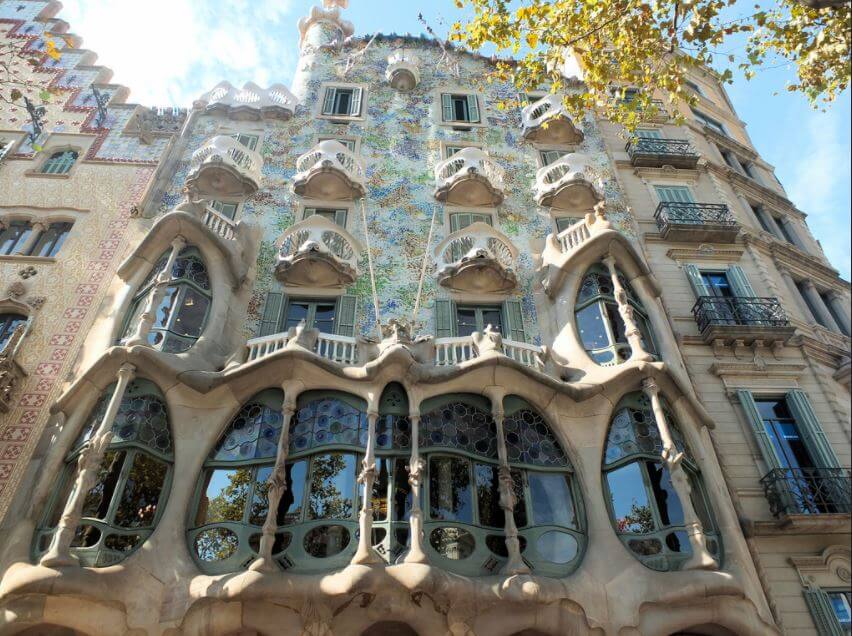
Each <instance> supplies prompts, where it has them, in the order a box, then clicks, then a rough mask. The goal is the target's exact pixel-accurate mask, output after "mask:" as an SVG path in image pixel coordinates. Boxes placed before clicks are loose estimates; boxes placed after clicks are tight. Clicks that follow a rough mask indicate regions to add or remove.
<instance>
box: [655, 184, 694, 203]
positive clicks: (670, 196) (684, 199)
mask: <svg viewBox="0 0 852 636" xmlns="http://www.w3.org/2000/svg"><path fill="white" fill-rule="evenodd" d="M654 190H656V191H657V196H658V197H659V198H660V201H662V202H664V203H694V202H695V200H694V199H693V198H692V191H691V190H690V189H689V188H687V187H685V186H654Z"/></svg>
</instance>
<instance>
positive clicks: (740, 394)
mask: <svg viewBox="0 0 852 636" xmlns="http://www.w3.org/2000/svg"><path fill="white" fill-rule="evenodd" d="M737 398H738V399H739V401H740V404H741V405H742V407H743V411H744V412H745V416H746V419H747V420H748V423H749V424H750V425H751V430H752V433H754V438H755V440H757V445H758V446H759V447H760V454H761V456H762V457H763V461H764V462H766V466H767V467H768V468H769V470H773V469H775V468H782V466H781V461H780V460H779V459H778V455H777V454H776V453H775V448H774V447H773V446H772V441H771V440H770V439H769V434H768V433H767V432H766V427H765V426H764V425H763V418H762V417H760V412H759V411H758V410H757V404H755V402H754V396H753V395H752V394H751V391H746V390H745V389H738V390H737Z"/></svg>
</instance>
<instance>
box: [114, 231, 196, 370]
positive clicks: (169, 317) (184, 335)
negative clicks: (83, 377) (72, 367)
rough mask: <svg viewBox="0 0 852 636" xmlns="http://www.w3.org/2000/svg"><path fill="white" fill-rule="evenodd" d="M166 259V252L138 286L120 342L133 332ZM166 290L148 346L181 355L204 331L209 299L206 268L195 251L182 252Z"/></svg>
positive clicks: (189, 248)
mask: <svg viewBox="0 0 852 636" xmlns="http://www.w3.org/2000/svg"><path fill="white" fill-rule="evenodd" d="M168 259H169V252H166V253H165V254H163V255H162V256H161V257H160V259H159V260H158V261H157V263H156V264H155V265H154V267H153V269H152V270H151V272H150V273H149V274H148V277H147V278H146V279H145V280H144V281H143V282H142V284H141V285H140V286H139V291H137V292H136V295H135V296H134V297H133V301H132V303H131V305H130V309H129V311H128V314H127V316H128V317H127V321H126V323H125V326H124V332H123V334H122V336H121V339H120V342H124V341H126V340H127V339H128V338H130V337H131V336H132V335H133V334H134V332H135V331H136V328H137V326H138V324H139V320H140V318H141V317H142V313H143V312H144V311H145V307H146V306H147V304H148V301H149V298H150V296H151V294H152V293H155V290H154V287H155V286H156V283H157V277H158V276H159V275H160V273H161V272H162V271H163V269H164V268H165V267H166V265H167V263H168ZM165 286H166V289H165V294H163V299H162V301H161V302H160V304H159V306H158V307H157V308H156V310H155V317H154V324H153V325H152V326H151V331H150V333H149V334H148V342H149V343H150V345H151V346H152V347H155V348H157V349H160V350H162V351H165V352H167V353H181V352H183V351H186V350H188V349H189V348H190V347H191V346H192V345H193V344H195V341H196V340H198V338H199V336H201V333H202V332H203V331H204V326H205V325H206V323H207V315H208V313H209V309H210V303H211V297H212V296H211V291H210V277H209V276H208V275H207V267H205V265H204V261H203V260H202V258H201V254H200V253H199V252H198V250H197V249H196V248H195V247H186V248H184V249H183V250H181V253H180V254H179V255H178V257H177V258H176V259H175V261H174V265H173V266H172V271H171V276H170V278H169V280H168V281H167V282H166V283H165Z"/></svg>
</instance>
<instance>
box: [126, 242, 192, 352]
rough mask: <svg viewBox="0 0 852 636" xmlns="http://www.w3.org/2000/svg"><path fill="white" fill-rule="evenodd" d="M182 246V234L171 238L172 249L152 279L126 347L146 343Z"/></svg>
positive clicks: (183, 244)
mask: <svg viewBox="0 0 852 636" xmlns="http://www.w3.org/2000/svg"><path fill="white" fill-rule="evenodd" d="M184 247H186V239H185V238H183V237H182V236H180V235H178V236H176V237H175V238H174V239H173V240H172V251H171V252H170V253H169V258H168V260H167V261H166V266H165V267H163V270H162V271H161V272H160V273H159V274H158V275H157V280H156V281H154V286H153V288H152V289H151V294H150V295H149V296H148V301H147V302H146V304H145V309H144V310H143V312H142V315H140V316H139V324H138V325H137V326H136V331H135V332H134V333H133V335H132V336H131V337H130V338H128V339H127V342H126V343H125V344H126V345H127V346H128V347H132V346H134V345H147V344H148V334H149V333H150V332H151V326H152V325H153V324H154V319H155V318H156V317H157V316H156V312H157V307H159V306H160V303H161V302H163V297H164V296H165V294H166V283H168V282H169V280H171V277H172V267H173V266H174V264H175V260H177V257H178V254H180V252H181V250H183V248H184Z"/></svg>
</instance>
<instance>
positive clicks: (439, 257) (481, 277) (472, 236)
mask: <svg viewBox="0 0 852 636" xmlns="http://www.w3.org/2000/svg"><path fill="white" fill-rule="evenodd" d="M435 254H436V265H437V270H438V282H439V283H440V284H441V285H443V286H444V287H448V288H450V289H453V290H455V291H460V292H474V293H488V292H491V293H506V292H509V291H511V290H512V289H514V288H515V286H516V285H517V276H516V274H515V265H516V261H517V257H518V251H517V249H516V248H515V246H514V245H513V244H512V242H511V241H510V240H509V239H508V238H507V237H506V236H504V235H503V234H501V233H500V232H498V231H497V230H495V229H494V228H493V227H491V226H490V225H488V224H487V223H482V222H478V223H472V224H471V225H469V226H467V227H466V228H463V229H461V230H458V231H456V232H453V233H452V234H450V235H449V236H448V237H447V238H446V239H444V240H443V241H442V242H441V243H439V244H438V246H437V247H436V248H435Z"/></svg>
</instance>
